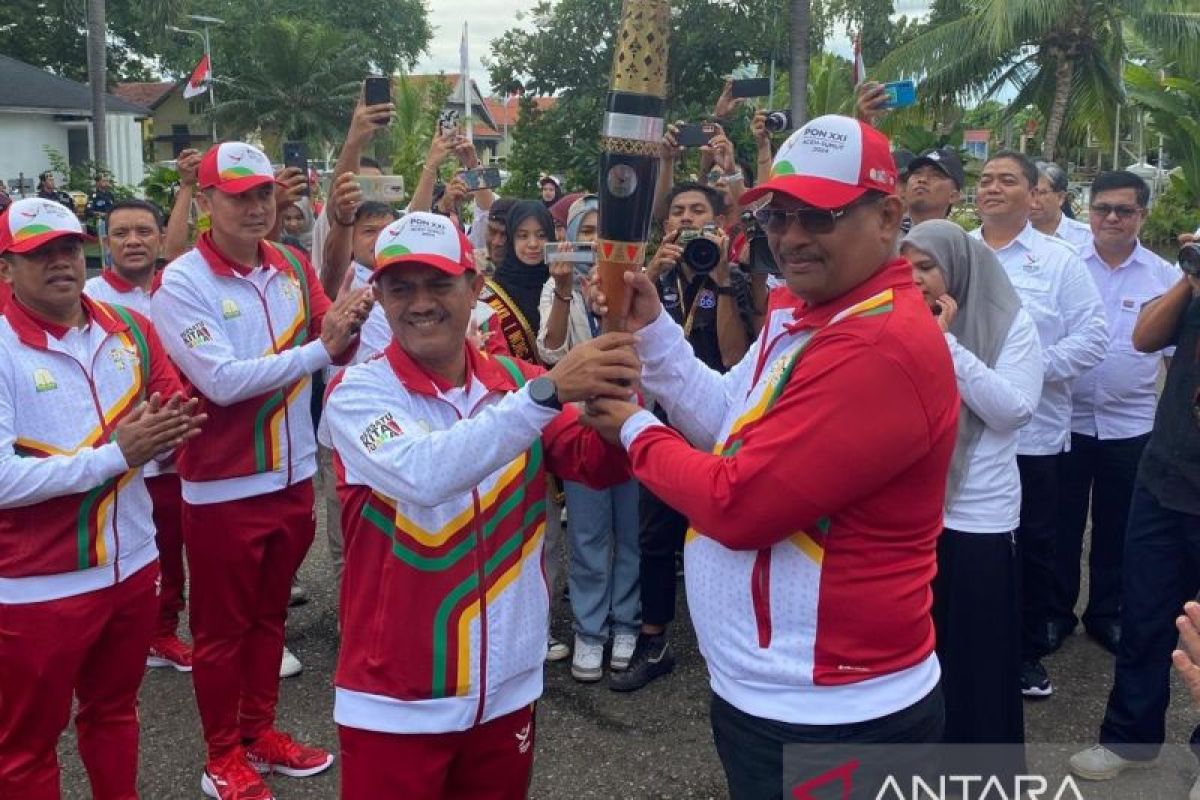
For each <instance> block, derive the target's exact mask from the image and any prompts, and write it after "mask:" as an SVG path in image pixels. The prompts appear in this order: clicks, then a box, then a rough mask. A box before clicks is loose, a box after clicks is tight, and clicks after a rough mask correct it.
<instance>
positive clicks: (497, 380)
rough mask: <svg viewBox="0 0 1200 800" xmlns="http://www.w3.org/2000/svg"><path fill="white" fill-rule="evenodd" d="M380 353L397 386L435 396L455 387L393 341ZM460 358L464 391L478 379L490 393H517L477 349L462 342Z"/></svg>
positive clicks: (506, 374)
mask: <svg viewBox="0 0 1200 800" xmlns="http://www.w3.org/2000/svg"><path fill="white" fill-rule="evenodd" d="M383 353H384V357H385V358H387V360H388V364H389V365H391V367H392V371H393V372H395V373H396V377H397V378H399V380H400V383H402V384H404V388H406V389H408V390H409V391H410V392H412V393H414V394H423V395H426V396H428V397H437V396H438V395H439V394H440V393H441V392H444V391H447V390H449V389H452V388H454V387H453V386H451V385H450V384H449V383H447V382H446V381H445V379H443V378H442V377H440V376H438V375H434V374H433V373H431V372H429V371H428V370H426V369H425V368H424V367H422V366H421V365H420V364H418V363H417V362H416V361H415V360H414V359H413V357H412V356H410V355H409V354H408V353H407V352H406V351H405V350H404V348H402V347H401V346H400V342H399V340H397V339H395V338H393V339H392V341H391V342H390V343H389V344H388V346H387V347H386V348H384V351H383ZM463 357H464V358H466V359H467V383H466V387H465V388H468V389H469V388H470V386H471V381H472V380H478V381H479V382H480V383H481V384H483V387H484V388H485V389H487V390H488V391H489V392H494V391H498V392H512V391H515V390H516V388H517V384H516V382H515V381H513V378H512V375H510V374H509V372H508V370H506V369H505V368H504V367H502V366H501V365H500V364H499V363H498V362H497V361H496V359H495V358H494V357H492V356H490V355H488V354H487V353H484V352H483V351H481V350H476V349H475V348H474V347H471V346H470V345H469V344H468V343H467V342H465V341H464V342H463Z"/></svg>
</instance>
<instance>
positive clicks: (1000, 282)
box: [904, 219, 1021, 503]
mask: <svg viewBox="0 0 1200 800" xmlns="http://www.w3.org/2000/svg"><path fill="white" fill-rule="evenodd" d="M904 244H907V245H911V246H913V247H915V248H917V249H918V250H921V251H922V252H924V253H927V254H928V255H929V256H930V257H931V258H932V259H933V260H934V262H936V263H937V265H938V270H939V271H940V272H941V273H942V277H943V278H944V279H945V281H946V292H947V294H949V295H950V296H951V297H953V298H954V300H955V301H956V302H957V303H958V313H957V314H956V315H955V316H954V320H953V321H952V322H951V323H950V333H953V334H954V338H955V339H957V340H958V343H959V344H960V345H962V346H963V347H965V348H966V349H967V350H969V351H970V352H972V353H974V354H975V357H976V358H978V359H979V360H980V361H982V362H983V363H984V364H986V365H987V366H988V369H995V367H996V362H997V361H998V360H999V358H1000V351H1001V350H1003V349H1004V342H1005V341H1006V340H1007V339H1008V332H1009V329H1011V328H1012V324H1013V320H1015V319H1016V317H1017V312H1018V311H1020V309H1021V300H1020V298H1019V297H1017V293H1016V291H1015V290H1014V289H1013V287H1012V283H1010V282H1009V280H1008V275H1007V274H1006V273H1005V272H1004V267H1002V266H1001V265H1000V261H999V260H998V259H997V258H996V255H995V253H993V252H992V251H991V249H990V248H988V246H987V245H985V244H984V243H983V242H981V241H979V240H978V239H975V238H974V237H972V236H970V235H969V234H968V233H967V232H966V231H964V230H963V229H962V228H960V227H959V226H958V225H956V224H954V223H953V222H949V221H947V220H944V219H935V220H929V221H928V222H922V223H921V224H920V225H916V226H914V227H913V229H912V230H911V231H909V233H908V236H906V237H905V239H904ZM985 427H986V425H985V424H984V421H983V419H982V418H981V417H980V416H979V415H978V414H976V413H975V412H974V411H972V410H971V408H970V406H968V405H966V404H965V403H964V404H963V406H962V409H961V411H960V413H959V415H958V442H957V444H956V445H955V447H954V457H953V459H952V460H951V461H950V477H949V481H948V485H947V489H946V501H947V503H949V501H950V500H952V499H954V497H955V496H957V494H958V491H959V489H961V488H962V484H963V481H964V480H965V479H966V476H967V470H968V468H969V466H970V464H971V456H972V455H973V454H974V452H975V448H976V447H977V446H978V445H979V440H980V438H981V437H982V436H983V430H984V428H985Z"/></svg>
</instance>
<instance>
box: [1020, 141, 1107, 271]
mask: <svg viewBox="0 0 1200 800" xmlns="http://www.w3.org/2000/svg"><path fill="white" fill-rule="evenodd" d="M1037 171H1038V183H1037V188H1036V189H1034V190H1033V205H1032V206H1030V207H1029V221H1030V223H1032V224H1033V227H1034V228H1036V229H1037V230H1038V233H1044V234H1046V235H1047V236H1053V237H1055V238H1058V239H1062V240H1063V241H1064V242H1066V243H1067V244H1069V245H1071V246H1072V247H1074V248H1075V250H1076V252H1078V253H1082V252H1083V251H1084V250H1085V249H1086V248H1088V247H1089V246H1090V245H1091V243H1092V229H1091V228H1090V227H1089V226H1088V224H1087V223H1086V222H1080V221H1079V220H1077V219H1072V218H1071V217H1068V216H1067V215H1066V214H1064V213H1063V209H1064V208H1066V206H1067V173H1066V172H1064V171H1063V168H1062V167H1060V166H1059V165H1058V164H1055V163H1054V162H1052V161H1039V162H1037Z"/></svg>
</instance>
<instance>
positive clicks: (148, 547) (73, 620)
mask: <svg viewBox="0 0 1200 800" xmlns="http://www.w3.org/2000/svg"><path fill="white" fill-rule="evenodd" d="M85 238H86V237H85V236H84V233H83V230H82V228H80V225H79V220H78V219H76V218H75V215H74V214H72V213H71V212H70V210H68V209H66V208H64V207H63V206H62V205H60V204H58V203H56V202H53V201H50V200H41V199H28V200H19V201H17V202H16V203H13V204H12V206H10V207H9V210H8V211H7V213H5V214H4V215H3V216H0V279H2V280H3V282H4V285H5V286H11V287H12V289H13V296H12V299H11V300H10V301H9V303H8V306H7V308H6V309H5V313H4V316H3V317H0V797H12V798H18V797H19V798H24V799H25V800H58V798H59V797H60V785H59V784H60V779H59V766H58V757H57V752H56V748H57V744H58V740H59V737H60V736H61V735H62V732H63V730H64V729H65V728H66V726H67V723H68V721H69V720H70V717H71V704H72V701H73V699H74V698H75V697H78V699H79V711H78V713H77V715H76V718H75V726H76V729H77V730H78V742H79V753H80V756H81V757H82V760H83V764H84V767H85V768H86V769H87V773H88V778H89V780H90V782H91V789H92V797H94V798H97V800H132V799H133V798H136V797H137V762H138V758H137V754H138V718H137V691H138V687H139V686H140V685H141V682H142V674H143V671H144V667H143V664H144V662H145V658H146V648H147V646H148V645H149V642H150V636H151V633H152V631H153V626H154V614H155V610H156V608H157V601H156V599H155V582H156V580H157V578H158V565H157V553H156V552H155V547H154V527H153V526H152V524H151V522H150V496H149V494H148V493H147V492H146V487H145V484H144V483H143V481H142V471H141V469H140V467H141V466H142V465H143V464H146V463H149V462H151V460H152V459H154V458H155V457H159V456H163V455H165V454H166V453H168V452H169V451H170V450H171V449H172V448H174V447H175V446H176V445H178V444H179V443H181V442H182V441H183V440H184V439H185V438H187V437H188V436H190V435H192V434H193V433H194V432H195V431H196V427H197V426H198V425H199V424H200V423H201V422H203V418H202V417H193V416H192V412H193V411H194V410H195V406H196V404H195V403H194V402H192V403H184V402H183V386H182V385H181V384H180V382H179V377H178V375H176V373H175V370H174V368H173V367H172V366H171V363H170V361H168V359H167V356H166V353H165V352H164V351H163V349H162V346H161V344H160V343H159V341H158V337H157V336H156V335H155V333H154V329H153V328H152V327H151V325H150V323H149V322H148V321H147V320H146V319H145V317H142V316H141V315H139V314H137V313H136V312H133V311H128V310H126V309H124V308H119V307H116V306H109V305H107V304H105V303H101V302H97V301H93V300H90V299H88V298H86V297H83V295H82V292H83V283H84V277H85V271H84V257H83V245H82V242H83V240H84V239H85ZM164 399H165V402H164Z"/></svg>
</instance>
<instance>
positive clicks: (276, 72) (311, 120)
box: [215, 19, 365, 153]
mask: <svg viewBox="0 0 1200 800" xmlns="http://www.w3.org/2000/svg"><path fill="white" fill-rule="evenodd" d="M244 46H245V49H246V58H247V61H246V62H245V69H244V71H242V72H240V73H239V74H237V75H236V76H232V77H230V78H229V79H227V80H226V81H225V82H223V83H221V84H220V85H219V88H218V90H217V106H216V109H215V112H216V116H217V123H218V125H219V126H220V127H221V130H222V132H223V133H222V135H224V136H230V135H238V136H240V135H243V134H245V133H249V132H258V133H260V134H261V135H262V138H263V143H264V144H265V145H267V149H268V151H270V152H275V153H278V150H277V149H276V148H277V146H278V143H279V142H280V141H281V140H283V139H303V140H306V141H308V142H309V143H310V145H316V146H320V145H323V144H324V143H327V142H330V141H334V140H336V139H338V138H339V137H341V136H342V135H343V133H344V132H345V130H346V127H347V125H348V124H349V121H350V113H351V111H352V110H353V107H354V101H355V98H356V97H357V95H358V92H359V87H360V86H361V81H362V72H363V70H362V67H363V64H364V61H365V57H364V55H363V54H362V53H361V52H359V51H357V49H356V46H355V45H354V44H353V43H352V42H351V41H350V40H348V39H347V37H346V36H344V35H343V34H342V33H340V32H339V31H335V30H333V29H332V28H329V27H326V26H324V25H318V24H313V23H305V22H298V21H295V20H289V19H275V20H270V21H268V22H267V23H265V24H263V25H261V26H258V27H255V28H253V29H251V31H250V33H249V40H248V41H247V42H244Z"/></svg>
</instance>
